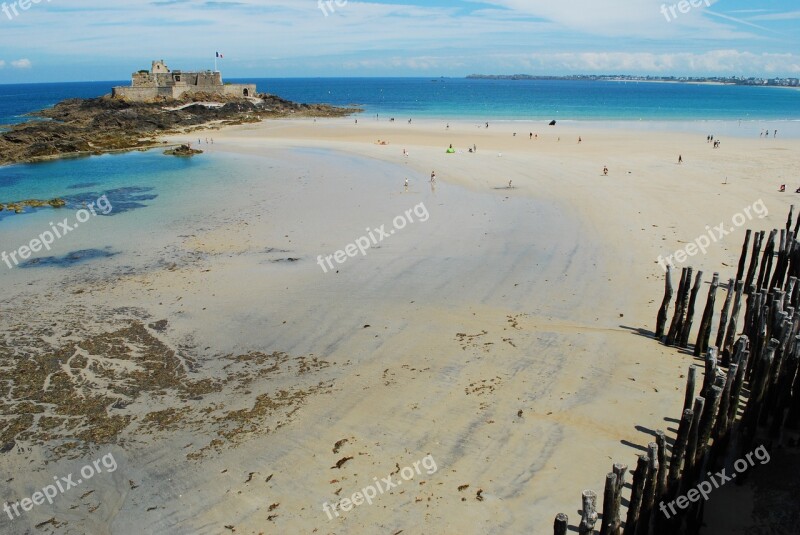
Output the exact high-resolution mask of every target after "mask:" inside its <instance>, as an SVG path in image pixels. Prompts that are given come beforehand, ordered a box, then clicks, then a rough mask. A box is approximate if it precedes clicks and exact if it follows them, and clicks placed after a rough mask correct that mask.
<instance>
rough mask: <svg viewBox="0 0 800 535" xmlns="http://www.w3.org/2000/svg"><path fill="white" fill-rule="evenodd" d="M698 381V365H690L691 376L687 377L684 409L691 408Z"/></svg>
mask: <svg viewBox="0 0 800 535" xmlns="http://www.w3.org/2000/svg"><path fill="white" fill-rule="evenodd" d="M696 382H697V366H695V365H691V366H689V376H688V377H687V378H686V394H685V395H684V398H683V410H686V409H691V408H692V403H693V400H694V388H695V383H696Z"/></svg>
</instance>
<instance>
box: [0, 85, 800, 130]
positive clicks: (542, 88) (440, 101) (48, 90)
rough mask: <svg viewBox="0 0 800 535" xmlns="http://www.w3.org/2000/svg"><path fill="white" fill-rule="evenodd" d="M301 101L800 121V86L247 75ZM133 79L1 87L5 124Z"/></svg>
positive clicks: (540, 115) (425, 112)
mask: <svg viewBox="0 0 800 535" xmlns="http://www.w3.org/2000/svg"><path fill="white" fill-rule="evenodd" d="M230 81H232V82H243V83H244V82H247V83H255V84H257V85H258V89H259V91H262V92H269V93H274V94H278V95H280V96H282V97H284V98H287V99H289V100H294V101H298V102H323V103H328V104H334V105H341V106H345V105H357V106H361V107H363V108H364V109H365V113H368V114H373V115H374V114H376V113H377V114H380V115H381V116H385V117H391V116H397V118H398V119H400V118H406V119H407V118H409V117H435V118H464V119H483V120H492V119H516V120H530V119H536V120H539V119H548V120H549V119H558V120H585V121H598V120H602V121H606V120H623V121H633V120H635V121H639V120H644V121H675V120H680V121H686V120H691V121H699V120H725V121H738V120H742V121H751V120H771V121H792V120H794V121H800V90H797V89H788V88H773V87H751V86H720V85H692V84H677V83H675V84H673V83H644V82H641V83H636V82H589V81H562V80H518V81H515V80H468V79H465V78H437V79H432V78H284V79H271V78H261V79H240V80H233V79H232V80H230ZM128 83H129V82H123V81H117V82H86V83H68V84H22V85H0V124H3V123H12V122H16V121H20V120H22V118H23V116H24V114H25V113H29V112H31V111H35V110H38V109H41V108H43V107H46V106H50V105H53V104H55V103H56V102H58V101H60V100H62V99H64V98H68V97H96V96H100V95H103V94H107V93H110V91H111V87H112V86H114V85H121V84H128Z"/></svg>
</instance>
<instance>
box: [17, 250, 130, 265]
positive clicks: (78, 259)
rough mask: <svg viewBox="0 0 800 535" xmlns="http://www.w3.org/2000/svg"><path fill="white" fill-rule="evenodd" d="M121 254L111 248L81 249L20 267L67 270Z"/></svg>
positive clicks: (46, 257) (26, 263)
mask: <svg viewBox="0 0 800 535" xmlns="http://www.w3.org/2000/svg"><path fill="white" fill-rule="evenodd" d="M118 254H119V253H116V252H113V251H112V250H111V247H106V248H105V249H81V250H79V251H72V252H69V253H67V254H65V255H63V256H45V257H42V258H33V259H31V260H28V261H26V262H23V263H22V264H20V265H19V267H21V268H38V267H59V268H67V267H70V266H74V265H76V264H80V263H83V262H88V261H90V260H95V259H98V258H111V257H113V256H116V255H118Z"/></svg>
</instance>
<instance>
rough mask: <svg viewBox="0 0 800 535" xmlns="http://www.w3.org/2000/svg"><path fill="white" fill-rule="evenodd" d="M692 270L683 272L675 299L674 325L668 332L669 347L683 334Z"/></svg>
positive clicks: (667, 343)
mask: <svg viewBox="0 0 800 535" xmlns="http://www.w3.org/2000/svg"><path fill="white" fill-rule="evenodd" d="M691 274H692V268H690V267H689V268H683V269H682V270H681V283H680V284H679V285H678V295H677V296H676V297H675V312H674V313H673V314H672V323H671V324H670V326H669V331H668V332H667V338H666V341H665V342H664V343H665V344H666V345H668V346H672V345H675V341H676V340H677V339H678V337H679V336H680V334H681V326H682V325H683V315H684V313H685V312H686V302H685V301H684V296H685V295H686V287H687V285H688V284H691ZM687 281H688V282H687Z"/></svg>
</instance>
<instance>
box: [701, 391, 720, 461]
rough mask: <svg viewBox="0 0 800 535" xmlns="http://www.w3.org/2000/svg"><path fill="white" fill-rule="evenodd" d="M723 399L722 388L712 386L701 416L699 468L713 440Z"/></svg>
mask: <svg viewBox="0 0 800 535" xmlns="http://www.w3.org/2000/svg"><path fill="white" fill-rule="evenodd" d="M721 397H722V388H721V387H719V386H717V385H712V386H711V388H710V390H709V391H708V392H707V393H706V403H705V407H704V409H703V413H702V415H701V416H700V430H699V432H700V438H699V439H698V443H697V457H696V459H695V462H696V463H697V465H698V466H700V464H701V460H702V458H703V456H704V455H705V454H706V451H708V441H709V439H710V438H711V431H712V430H713V427H714V420H715V419H716V417H717V411H718V410H719V401H720V398H721Z"/></svg>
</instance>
